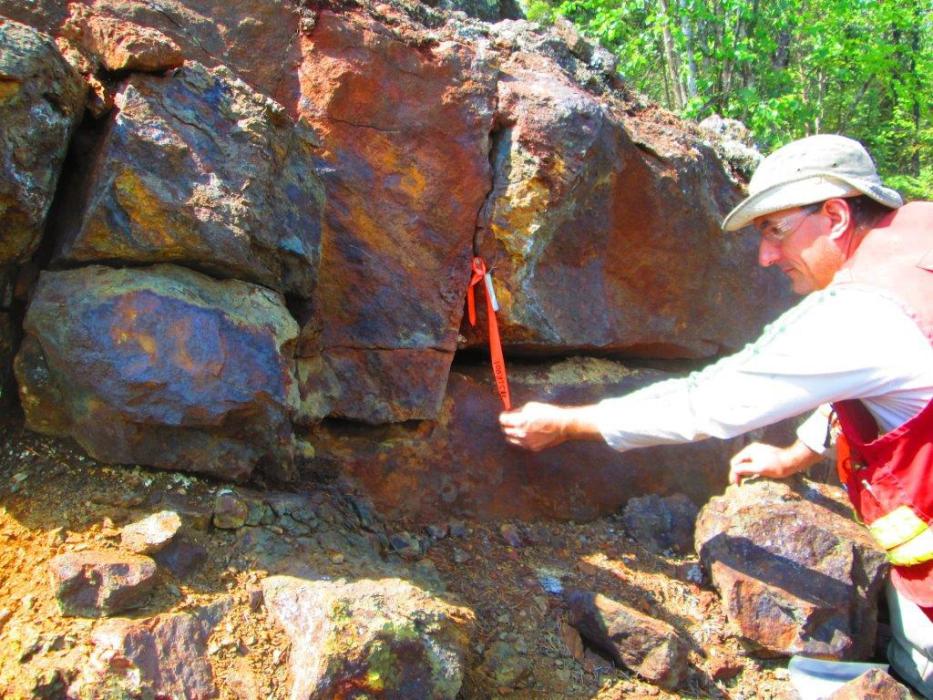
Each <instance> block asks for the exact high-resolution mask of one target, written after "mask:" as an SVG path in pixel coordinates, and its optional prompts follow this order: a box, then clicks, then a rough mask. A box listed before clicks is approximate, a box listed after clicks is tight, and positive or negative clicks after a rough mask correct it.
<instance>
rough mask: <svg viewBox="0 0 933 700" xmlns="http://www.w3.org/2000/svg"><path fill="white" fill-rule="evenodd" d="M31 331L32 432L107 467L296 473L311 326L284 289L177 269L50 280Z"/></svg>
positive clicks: (27, 343)
mask: <svg viewBox="0 0 933 700" xmlns="http://www.w3.org/2000/svg"><path fill="white" fill-rule="evenodd" d="M25 331H26V334H27V335H26V338H25V340H24V343H23V345H22V347H21V349H20V352H19V354H18V356H17V359H16V363H15V369H16V373H17V379H18V380H19V384H20V399H21V402H22V405H23V409H24V411H25V414H26V422H27V425H28V426H29V427H30V428H31V429H33V430H37V431H39V432H44V433H48V434H51V435H57V436H68V437H73V438H74V439H75V440H77V441H78V442H79V443H80V444H81V446H82V447H84V449H86V450H87V451H88V453H90V454H91V455H92V456H93V457H95V458H96V459H100V460H102V461H108V462H118V463H131V464H145V465H151V466H156V467H162V468H166V469H181V470H187V471H193V472H201V473H206V474H211V475H213V476H217V477H220V478H223V479H232V480H239V479H246V478H247V477H248V476H249V475H250V474H251V473H252V471H253V469H254V467H256V465H257V464H260V463H262V464H263V466H264V468H265V469H266V470H267V471H270V473H272V474H273V475H275V476H277V477H280V478H282V477H287V476H288V474H289V469H290V467H291V464H292V452H291V441H292V430H291V423H290V422H289V416H290V414H291V411H292V409H293V407H294V406H295V405H296V403H297V398H296V396H295V391H294V386H295V385H294V382H293V379H292V373H291V363H290V360H289V358H290V355H291V347H292V344H293V341H294V339H295V337H296V336H297V333H298V328H297V324H296V323H295V321H294V319H292V317H291V316H290V315H289V313H288V311H287V310H286V308H285V304H284V300H283V299H282V297H281V296H280V295H278V294H276V293H275V292H273V291H271V290H269V289H267V288H265V287H260V286H256V285H251V284H247V283H244V282H239V281H232V280H231V281H226V282H221V281H217V280H214V279H211V278H209V277H206V276H205V275H201V274H199V273H196V272H192V271H190V270H186V269H184V268H180V267H175V266H169V265H163V266H155V267H152V268H148V269H112V268H106V267H100V266H91V267H85V268H81V269H76V270H69V271H61V272H46V273H43V275H42V276H41V277H40V279H39V283H38V285H37V287H36V290H35V295H34V297H33V300H32V302H31V304H30V306H29V310H28V313H27V315H26V320H25Z"/></svg>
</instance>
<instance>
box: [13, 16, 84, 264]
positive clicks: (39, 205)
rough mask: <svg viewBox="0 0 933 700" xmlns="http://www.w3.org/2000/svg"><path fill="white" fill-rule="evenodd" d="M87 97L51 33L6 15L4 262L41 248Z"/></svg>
mask: <svg viewBox="0 0 933 700" xmlns="http://www.w3.org/2000/svg"><path fill="white" fill-rule="evenodd" d="M85 96H86V86H85V84H84V81H83V80H81V76H80V75H79V74H78V72H77V71H75V70H74V68H72V67H71V66H70V65H69V64H68V62H67V61H65V59H64V58H63V57H62V55H61V53H59V50H58V48H57V47H56V45H55V42H54V40H53V39H52V37H50V36H47V35H45V34H40V33H39V32H37V31H35V30H34V29H32V28H30V27H27V26H25V25H23V24H20V23H19V22H14V21H13V20H9V19H5V18H3V17H0V124H2V125H3V127H2V128H0V265H4V264H8V263H12V262H23V261H25V260H28V259H29V257H30V256H31V255H32V254H33V253H34V252H35V250H36V248H37V247H38V245H39V241H40V240H41V238H42V233H43V230H44V228H45V223H46V217H47V215H48V211H49V207H50V206H51V204H52V197H53V195H54V194H55V187H56V185H57V184H58V179H59V175H60V174H61V168H62V164H63V163H64V160H65V153H66V152H67V150H68V143H69V141H70V140H71V135H72V133H73V132H74V129H75V127H76V126H77V124H78V123H79V122H80V121H81V117H82V116H83V111H84V101H85Z"/></svg>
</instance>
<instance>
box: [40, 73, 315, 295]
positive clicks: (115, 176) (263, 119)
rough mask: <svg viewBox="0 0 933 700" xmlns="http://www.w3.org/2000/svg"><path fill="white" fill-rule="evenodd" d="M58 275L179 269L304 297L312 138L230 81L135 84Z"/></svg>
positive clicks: (310, 261)
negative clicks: (95, 265)
mask: <svg viewBox="0 0 933 700" xmlns="http://www.w3.org/2000/svg"><path fill="white" fill-rule="evenodd" d="M116 104H117V107H118V110H117V111H116V113H115V114H114V115H113V116H112V123H111V125H110V127H109V129H108V130H107V132H106V135H105V137H104V139H103V143H102V144H101V146H100V148H99V152H98V154H97V156H96V157H95V158H94V160H93V162H91V163H88V164H86V167H88V168H89V171H88V176H87V182H86V183H84V186H83V189H82V193H83V201H82V202H80V204H79V206H82V208H83V211H84V213H83V216H82V217H81V218H80V220H78V221H76V222H73V225H71V226H70V227H66V230H65V231H64V232H63V234H62V236H63V237H62V239H61V241H60V244H59V249H58V253H57V257H56V262H57V264H60V265H61V264H69V265H73V264H75V263H88V262H95V261H100V262H110V261H120V262H125V263H129V262H131V263H167V262H177V263H180V264H184V265H187V266H189V267H194V268H198V269H201V270H204V271H208V272H210V273H212V274H214V275H217V276H220V277H233V278H238V279H242V280H246V281H250V282H256V283H259V284H263V285H266V286H268V287H271V288H272V289H275V290H278V291H281V292H286V293H290V294H295V295H297V296H300V297H310V296H311V295H312V293H313V291H314V286H315V282H316V277H317V263H318V258H319V253H320V251H319V248H320V232H321V210H322V206H323V200H322V196H323V195H322V190H321V187H320V184H319V181H318V178H317V176H316V174H315V169H314V164H313V162H312V155H313V149H314V136H313V134H311V132H310V130H309V129H308V128H307V127H306V126H302V125H296V124H294V123H293V122H292V121H291V120H290V119H289V118H288V116H287V115H286V114H285V113H284V109H283V107H282V106H281V105H279V104H278V103H276V102H274V101H273V100H271V99H269V98H268V97H265V96H263V95H261V94H260V93H257V92H255V91H254V90H252V89H251V88H250V87H249V86H247V85H246V84H245V83H243V82H242V81H239V80H236V79H235V78H234V77H233V76H232V75H231V74H230V73H229V71H225V70H223V69H216V70H208V69H206V68H204V67H203V66H201V65H199V64H196V63H192V64H187V65H185V67H184V68H180V69H178V70H177V71H174V72H173V73H171V74H170V75H168V76H166V77H159V76H151V75H133V76H131V77H130V79H129V81H128V82H127V83H126V84H125V85H124V86H123V88H122V89H121V90H120V92H119V93H118V94H117V96H116Z"/></svg>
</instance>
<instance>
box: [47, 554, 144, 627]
mask: <svg viewBox="0 0 933 700" xmlns="http://www.w3.org/2000/svg"><path fill="white" fill-rule="evenodd" d="M49 571H50V572H51V575H52V590H53V593H54V594H55V597H56V599H57V600H58V605H59V608H60V609H61V611H62V614H63V615H67V616H71V617H74V616H77V617H104V616H107V615H115V614H117V613H120V612H123V611H125V610H130V609H132V608H138V607H140V606H141V605H145V603H146V601H147V600H148V599H149V594H150V593H151V592H152V589H153V587H154V586H155V575H156V564H155V562H154V561H152V559H150V558H149V557H144V556H140V555H137V554H125V553H121V552H113V551H91V550H88V551H84V552H69V553H67V554H60V555H58V556H57V557H55V558H54V559H52V560H51V561H50V562H49Z"/></svg>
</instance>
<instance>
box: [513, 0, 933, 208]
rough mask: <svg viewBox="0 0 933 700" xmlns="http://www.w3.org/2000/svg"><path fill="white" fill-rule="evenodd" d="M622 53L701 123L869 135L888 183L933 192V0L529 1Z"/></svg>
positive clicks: (653, 91)
mask: <svg viewBox="0 0 933 700" xmlns="http://www.w3.org/2000/svg"><path fill="white" fill-rule="evenodd" d="M525 7H526V14H527V15H528V18H529V19H532V20H535V21H538V22H541V23H545V24H547V23H551V22H554V21H555V20H556V19H557V18H558V17H560V16H563V17H565V18H567V19H569V20H570V21H571V22H573V23H574V24H575V25H576V26H577V28H578V29H580V30H581V31H582V32H583V33H584V34H585V35H587V36H589V37H592V38H595V39H598V40H599V41H600V42H601V43H602V45H603V46H604V47H606V48H607V49H609V50H611V51H612V52H614V53H615V54H616V55H617V56H618V57H619V71H620V72H621V73H622V74H623V75H624V76H625V77H626V78H627V79H628V80H629V82H630V83H631V84H632V85H633V87H635V89H637V90H638V91H640V92H642V93H644V94H645V95H647V96H649V97H651V98H652V99H654V100H656V101H658V102H660V103H661V104H663V105H664V106H665V107H667V108H668V109H670V110H672V111H674V112H676V113H677V114H679V115H681V116H683V117H686V118H690V119H696V120H702V119H703V118H705V117H707V116H710V115H712V114H719V115H720V116H723V117H730V118H733V119H739V120H741V121H742V122H744V123H745V125H746V126H748V127H749V129H751V131H752V133H753V135H754V139H755V142H756V144H757V145H758V146H759V148H760V149H761V150H762V151H763V152H764V153H768V152H770V151H771V150H773V149H774V148H776V147H778V146H780V145H782V144H785V143H787V142H789V141H792V140H794V139H797V138H801V137H803V136H807V135H810V134H816V133H840V134H845V135H846V136H851V137H852V138H855V139H858V140H859V141H861V142H862V143H863V144H865V146H866V147H867V148H868V150H869V151H870V152H871V154H872V156H873V157H874V159H875V161H876V163H877V166H878V169H879V171H880V172H881V175H882V177H883V178H884V180H885V182H886V183H887V184H889V185H891V186H893V187H895V188H897V189H898V190H900V192H901V193H902V194H903V195H905V197H907V198H908V199H933V124H931V110H933V107H931V105H933V9H931V8H933V5H931V4H930V0H528V1H527V3H526V5H525Z"/></svg>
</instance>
